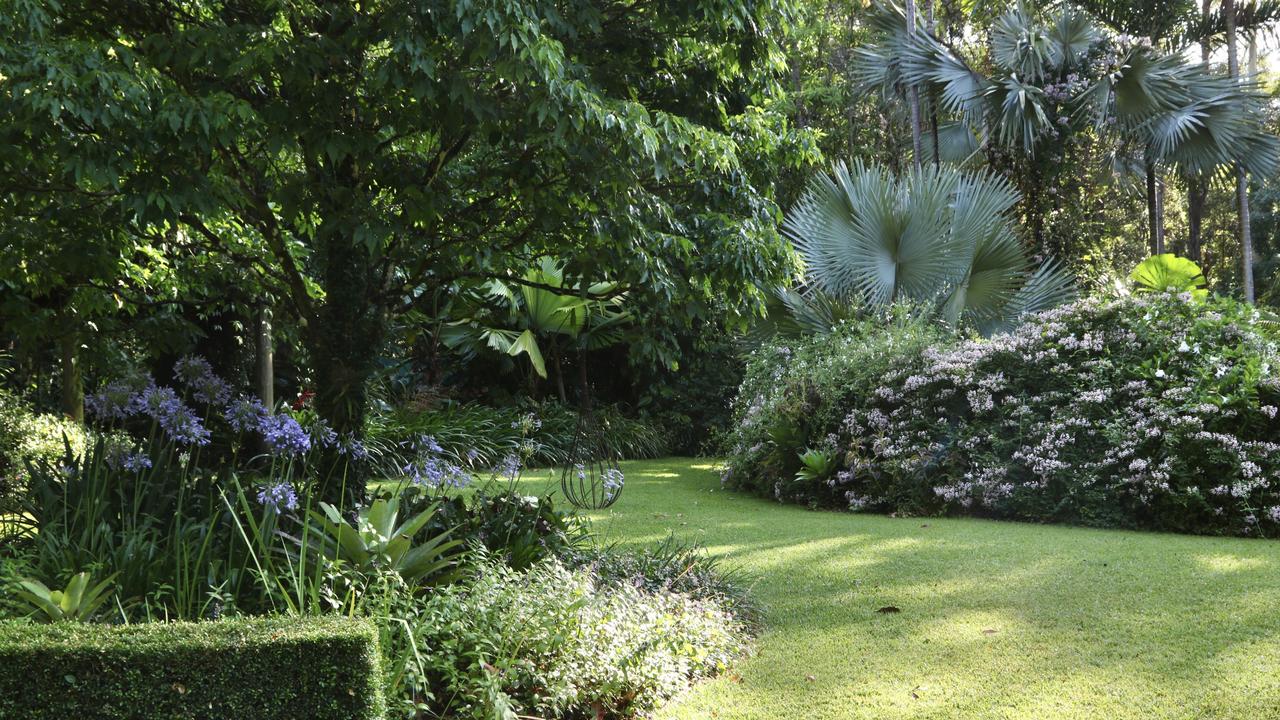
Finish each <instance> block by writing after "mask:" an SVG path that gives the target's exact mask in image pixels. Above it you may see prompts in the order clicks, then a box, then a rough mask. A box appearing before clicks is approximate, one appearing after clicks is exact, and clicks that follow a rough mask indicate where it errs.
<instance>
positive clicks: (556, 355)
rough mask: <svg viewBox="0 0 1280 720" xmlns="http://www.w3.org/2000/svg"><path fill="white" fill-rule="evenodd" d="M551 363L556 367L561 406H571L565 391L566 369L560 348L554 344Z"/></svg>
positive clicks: (557, 391)
mask: <svg viewBox="0 0 1280 720" xmlns="http://www.w3.org/2000/svg"><path fill="white" fill-rule="evenodd" d="M551 361H552V362H553V363H554V364H555V366H556V394H557V395H559V396H560V404H561V405H567V404H569V395H568V394H567V393H566V392H565V390H564V368H563V367H562V366H561V361H560V346H559V345H557V344H555V343H552V345H551Z"/></svg>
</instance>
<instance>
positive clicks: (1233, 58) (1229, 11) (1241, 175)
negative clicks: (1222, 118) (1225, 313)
mask: <svg viewBox="0 0 1280 720" xmlns="http://www.w3.org/2000/svg"><path fill="white" fill-rule="evenodd" d="M1222 14H1223V16H1225V18H1226V21H1227V74H1228V75H1230V76H1231V77H1233V78H1238V77H1240V57H1239V54H1238V53H1237V52H1236V3H1235V0H1222ZM1236 201H1237V203H1238V204H1239V207H1240V284H1241V286H1242V287H1243V289H1244V300H1245V302H1248V303H1252V302H1253V301H1254V289H1253V223H1252V222H1251V218H1250V217H1249V174H1248V173H1247V172H1246V171H1245V169H1244V166H1243V165H1240V164H1239V163H1237V164H1236Z"/></svg>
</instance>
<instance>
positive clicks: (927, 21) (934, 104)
mask: <svg viewBox="0 0 1280 720" xmlns="http://www.w3.org/2000/svg"><path fill="white" fill-rule="evenodd" d="M925 3H926V4H925V10H924V29H925V31H926V32H928V33H929V34H930V35H936V34H937V26H936V24H935V22H934V17H933V0H925ZM929 134H930V135H931V136H932V137H933V167H934V169H935V170H936V169H938V168H940V167H942V150H941V148H940V143H939V142H938V97H937V94H936V93H934V92H932V91H931V92H930V93H929Z"/></svg>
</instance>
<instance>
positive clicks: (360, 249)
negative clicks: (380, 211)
mask: <svg viewBox="0 0 1280 720" xmlns="http://www.w3.org/2000/svg"><path fill="white" fill-rule="evenodd" d="M335 176H336V177H335ZM326 180H327V181H328V182H329V183H333V182H334V181H335V180H336V184H337V187H336V188H334V189H332V190H330V193H329V195H330V196H329V197H328V198H326V201H327V202H326V203H325V210H324V218H325V219H324V221H323V222H321V224H320V227H319V229H318V231H317V233H316V241H317V245H318V246H319V248H320V253H319V255H320V268H319V269H320V277H321V284H322V285H323V287H324V292H325V299H324V304H323V305H322V306H321V308H320V310H319V312H318V313H317V318H316V322H315V323H314V324H313V325H312V327H310V328H309V334H310V339H311V350H312V357H313V363H314V365H315V372H316V375H315V379H316V388H315V389H316V395H315V404H316V412H317V413H318V414H319V415H320V417H321V418H323V419H324V420H325V421H326V422H328V423H329V426H330V427H332V428H333V430H334V431H335V432H337V433H338V435H339V436H350V437H354V438H363V437H364V423H365V413H366V411H367V408H368V384H369V379H370V378H371V377H372V375H373V370H374V367H375V365H374V362H375V360H376V358H377V357H378V352H379V349H380V348H381V345H382V340H383V327H384V325H385V322H386V318H385V316H384V308H383V307H382V304H381V303H380V302H379V300H378V291H379V287H378V285H377V282H376V276H375V273H374V262H373V258H372V256H371V254H370V252H369V249H368V246H367V245H366V244H365V243H364V242H363V241H361V240H358V239H357V238H356V237H355V234H354V232H353V228H354V227H355V222H353V219H354V218H356V217H358V210H357V208H356V207H355V206H354V203H355V202H357V200H356V197H357V195H358V193H357V192H356V189H357V188H358V184H357V180H356V176H355V171H354V168H353V165H352V163H351V162H346V163H344V164H343V167H341V168H340V169H338V170H337V171H336V172H334V173H333V175H331V176H329V177H327V178H326ZM330 187H331V188H333V187H334V186H333V185H332V184H331V185H330ZM321 468H322V477H321V478H320V497H321V499H323V500H325V501H327V502H330V503H334V504H337V503H342V504H343V505H342V507H348V508H349V507H351V504H352V503H357V502H363V501H364V498H365V489H366V480H367V478H366V473H367V467H366V466H365V463H363V462H358V461H356V460H355V459H353V458H350V457H339V456H338V454H337V452H336V451H335V452H333V453H331V454H330V456H329V457H325V458H322V463H321Z"/></svg>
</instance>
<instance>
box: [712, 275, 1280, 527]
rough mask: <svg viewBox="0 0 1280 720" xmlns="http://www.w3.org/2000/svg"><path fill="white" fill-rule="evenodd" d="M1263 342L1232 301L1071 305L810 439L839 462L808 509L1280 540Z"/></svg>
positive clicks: (1279, 357) (750, 468)
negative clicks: (838, 507) (978, 517)
mask: <svg viewBox="0 0 1280 720" xmlns="http://www.w3.org/2000/svg"><path fill="white" fill-rule="evenodd" d="M1273 327H1274V324H1273V323H1272V322H1271V321H1270V320H1267V319H1264V318H1262V317H1260V315H1259V314H1258V311H1257V310H1255V309H1254V308H1252V307H1250V306H1247V305H1244V304H1241V303H1238V302H1236V301H1233V300H1230V299H1225V298H1210V299H1206V300H1203V301H1201V300H1198V299H1196V298H1194V297H1193V296H1192V295H1191V294H1190V293H1182V294H1173V293H1146V294H1142V295H1135V296H1122V297H1115V298H1103V299H1097V298H1095V299H1088V300H1081V301H1077V302H1075V303H1073V304H1071V305H1068V306H1064V307H1062V308H1058V309H1055V310H1051V311H1048V312H1045V313H1041V314H1039V315H1036V316H1033V317H1032V318H1030V319H1029V320H1027V321H1026V322H1025V323H1023V324H1022V325H1021V326H1019V327H1018V328H1017V329H1015V330H1014V331H1012V332H1010V333H1008V334H1005V335H999V336H996V337H993V338H991V339H989V340H970V341H966V342H962V343H959V344H956V345H953V346H947V345H943V346H939V347H936V348H930V349H928V350H927V351H926V352H924V353H923V355H922V356H921V357H920V358H918V359H917V360H916V361H914V362H904V363H903V364H902V365H901V366H900V367H897V368H895V369H893V370H890V371H889V372H887V373H885V374H884V375H883V377H882V378H881V379H880V381H879V382H878V383H877V384H876V386H875V387H874V388H871V389H870V391H869V392H866V393H863V394H859V395H857V396H856V397H850V398H849V401H848V402H847V404H846V405H845V406H844V408H843V410H844V414H843V421H842V422H841V423H840V425H839V427H838V428H837V429H835V431H834V432H833V433H832V434H831V435H830V436H828V437H826V438H817V439H816V443H815V444H823V447H824V448H825V449H826V451H827V452H828V453H829V454H830V455H831V457H832V458H833V459H834V460H835V463H834V467H833V469H832V471H831V473H830V475H829V476H828V477H827V478H826V479H825V480H824V481H823V483H822V484H823V485H824V486H825V487H822V488H821V489H820V490H817V491H815V492H812V493H810V494H809V495H807V497H808V498H811V499H814V500H816V501H821V502H823V503H824V504H830V505H842V506H846V507H849V508H852V509H867V510H876V511H894V512H909V513H962V514H974V515H985V516H991V517H1001V518H1014V519H1023V520H1048V521H1055V522H1067V523H1081V524H1090V525H1103V526H1120V527H1140V528H1151V529H1162V530H1173V531H1180V532H1197V533H1229V534H1242V535H1250V534H1262V535H1266V536H1273V535H1276V534H1280V487H1277V482H1278V481H1280V480H1278V479H1280V443H1277V442H1276V439H1277V437H1278V435H1277V433H1278V432H1280V418H1277V417H1276V416H1277V414H1280V410H1278V409H1277V408H1280V378H1277V376H1276V369H1277V368H1278V367H1280V353H1278V346H1277V343H1276V340H1275V338H1274V336H1273ZM757 372H761V371H760V370H757ZM766 404H767V401H766ZM824 430H825V428H824ZM766 457H767V451H765V450H760V451H757V453H756V455H751V454H747V453H744V454H741V455H738V456H735V458H734V459H733V460H731V465H730V467H729V469H728V470H727V472H728V474H729V477H731V478H732V477H734V476H737V475H750V473H752V472H757V473H758V472H761V471H762V468H763V467H764V462H763V458H766ZM757 458H760V459H757Z"/></svg>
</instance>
